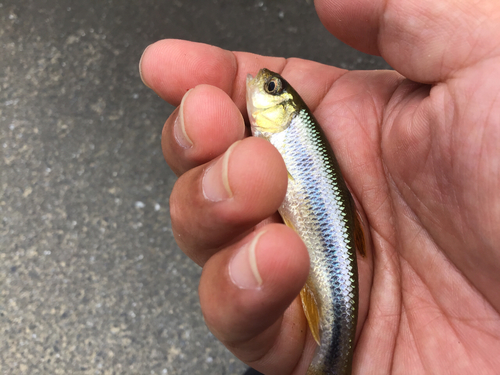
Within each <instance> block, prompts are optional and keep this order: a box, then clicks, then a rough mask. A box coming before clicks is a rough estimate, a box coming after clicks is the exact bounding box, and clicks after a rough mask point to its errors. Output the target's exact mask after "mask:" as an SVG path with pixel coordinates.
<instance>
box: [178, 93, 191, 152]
mask: <svg viewBox="0 0 500 375" xmlns="http://www.w3.org/2000/svg"><path fill="white" fill-rule="evenodd" d="M192 90H193V89H190V90H189V91H188V92H186V93H185V94H184V96H183V97H182V100H181V105H180V106H179V111H178V112H177V118H176V119H175V120H174V137H175V140H176V141H177V143H178V144H179V146H181V147H182V148H190V147H192V146H193V141H191V138H189V136H188V135H187V133H186V128H185V126H184V102H185V100H186V98H187V96H188V95H189V93H190V92H191V91H192Z"/></svg>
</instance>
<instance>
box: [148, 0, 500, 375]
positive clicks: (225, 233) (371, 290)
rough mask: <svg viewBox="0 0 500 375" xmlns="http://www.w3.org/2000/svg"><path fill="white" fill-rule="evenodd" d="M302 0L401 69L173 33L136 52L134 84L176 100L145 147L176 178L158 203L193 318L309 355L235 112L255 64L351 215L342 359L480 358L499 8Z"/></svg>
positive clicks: (250, 357) (487, 330) (496, 329)
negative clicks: (191, 297)
mask: <svg viewBox="0 0 500 375" xmlns="http://www.w3.org/2000/svg"><path fill="white" fill-rule="evenodd" d="M316 6H317V10H318V14H319V15H320V18H321V19H322V21H323V23H324V24H325V26H326V27H327V28H328V29H329V30H330V31H332V33H333V34H334V35H336V36H337V37H339V38H340V39H342V40H344V41H346V42H347V43H349V44H351V45H353V46H354V47H356V48H358V49H360V50H362V51H364V52H368V53H373V54H380V55H382V56H383V57H384V58H385V59H386V61H388V62H389V63H390V64H391V65H392V66H393V67H394V68H395V69H396V70H397V71H398V72H399V73H401V74H402V75H403V76H405V77H407V78H408V79H405V78H404V77H403V76H401V75H400V74H398V73H396V72H391V71H383V72H382V71H376V72H346V71H344V70H341V69H337V68H334V67H329V66H324V65H321V64H317V63H313V62H309V61H303V60H299V59H289V60H284V59H279V58H268V57H261V56H255V55H251V54H246V53H231V52H227V51H223V50H220V49H218V48H216V47H211V46H207V45H201V44H196V43H190V42H184V41H176V40H166V41H160V42H158V43H155V44H154V45H152V46H151V47H150V48H148V49H147V51H146V52H145V54H144V56H143V59H142V62H141V72H142V77H143V80H144V81H145V83H146V84H147V85H148V86H149V87H151V88H152V89H153V90H154V91H155V92H156V93H158V94H159V95H160V96H161V97H162V98H164V99H165V100H167V101H168V102H170V103H172V104H174V105H179V104H180V103H181V100H182V105H181V106H180V108H178V109H177V110H176V111H175V112H174V113H173V114H172V115H171V116H170V118H169V119H168V120H167V122H166V124H165V127H164V131H163V134H162V147H163V151H164V155H165V158H166V160H167V162H168V163H169V165H170V166H171V168H172V169H173V170H174V171H175V172H176V173H177V174H178V175H179V176H180V177H179V180H178V182H177V183H176V186H175V187H174V190H173V192H172V196H171V200H170V204H171V214H172V225H173V229H174V233H175V236H176V239H177V241H178V243H179V246H180V247H181V249H182V250H183V251H184V252H185V253H186V254H187V255H189V256H190V257H191V258H192V259H193V260H194V261H196V262H197V263H198V264H200V265H202V266H203V273H202V278H201V281H200V288H199V293H200V300H201V305H202V310H203V314H204V316H205V319H206V322H207V325H208V326H209V328H210V329H211V330H212V332H213V333H214V334H215V335H216V336H217V337H218V338H219V339H220V340H221V341H222V342H223V343H224V344H225V345H226V346H227V347H228V348H229V349H230V350H231V351H233V353H235V355H236V356H238V357H239V358H240V359H242V360H243V361H244V362H246V363H248V364H249V365H251V366H252V367H254V368H256V369H258V370H260V371H261V372H264V373H268V374H303V373H305V371H306V369H307V367H308V364H309V362H310V360H311V358H312V355H313V351H314V345H315V344H314V340H313V339H312V337H311V335H310V334H309V333H308V328H307V324H306V322H305V318H304V316H303V313H302V307H301V304H300V302H299V301H298V300H297V298H296V297H297V295H298V292H299V291H300V289H301V287H302V286H303V284H304V282H305V278H306V276H307V272H308V256H307V252H306V249H305V247H304V245H303V244H302V242H301V240H300V239H299V238H298V237H297V236H296V234H295V233H294V232H293V231H291V230H290V229H288V228H286V227H285V226H283V225H280V224H275V223H276V222H278V221H279V220H278V218H277V216H276V214H275V212H276V209H277V208H278V206H279V205H280V203H281V200H282V199H283V196H284V194H285V190H286V182H287V174H286V170H285V167H284V165H283V161H282V160H281V158H280V156H279V155H278V154H277V151H276V150H274V149H273V148H272V146H271V145H270V144H268V143H266V142H265V141H262V140H260V139H254V138H245V135H246V133H247V131H246V129H245V127H244V120H243V117H242V116H241V113H243V114H245V113H246V109H245V78H246V75H247V73H251V74H255V73H256V72H257V71H258V70H259V69H260V68H262V67H267V68H268V69H271V70H273V71H276V72H279V73H280V74H281V75H283V76H284V78H285V79H287V81H289V82H290V84H291V85H292V86H293V87H294V88H295V89H296V90H297V91H298V92H299V93H300V94H301V96H302V97H303V99H304V101H305V102H306V103H307V104H308V105H309V107H310V109H311V110H312V111H313V112H314V114H315V116H316V118H317V119H318V121H319V123H320V124H321V125H322V127H323V128H324V130H325V132H326V134H327V137H328V140H329V141H330V142H331V143H332V145H333V149H334V150H335V153H336V156H337V159H338V161H339V164H340V166H341V169H342V171H343V174H344V176H345V178H346V180H347V182H348V184H349V186H350V188H351V192H352V193H353V196H354V197H355V199H356V201H357V203H358V208H359V209H360V211H361V212H362V214H363V215H364V216H365V218H366V220H365V223H366V225H367V228H366V230H365V233H366V234H367V235H368V236H369V237H370V238H369V241H368V243H369V244H370V247H369V249H368V255H367V257H366V258H361V257H358V267H359V278H360V314H359V323H358V331H357V344H356V349H355V354H354V363H353V372H354V373H360V374H365V373H369V374H376V373H380V374H387V373H391V372H393V373H453V374H470V373H478V374H479V373H480V374H487V373H496V372H498V369H499V368H500V357H499V356H498V353H499V352H500V317H499V311H500V293H499V292H498V288H499V286H500V250H499V247H498V245H497V244H498V243H499V242H500V234H499V231H498V228H500V198H499V194H498V191H499V187H500V169H499V165H500V153H499V148H498V147H499V146H498V145H499V144H500V142H499V141H500V84H499V82H500V80H499V79H500V64H499V60H500V58H499V57H498V55H499V53H500V47H498V43H497V41H498V40H499V37H500V24H499V23H498V22H497V21H496V20H497V19H498V16H499V15H500V5H499V4H498V2H494V1H490V2H482V3H474V4H472V3H467V2H465V3H457V2H454V1H451V0H446V1H441V2H436V1H427V0H424V1H419V2H415V3H410V2H396V3H394V2H389V3H386V2H382V1H372V0H358V1H350V2H345V4H344V2H340V1H338V0H337V1H333V0H322V1H316ZM339 20H341V21H339ZM410 79H411V80H412V81H410ZM417 82H420V83H417ZM193 87H195V89H194V90H192V91H190V92H189V94H188V95H185V93H186V92H187V90H188V89H190V88H193ZM182 98H184V99H182ZM180 113H182V116H179V115H180ZM181 124H183V126H184V131H183V130H182V126H181ZM185 134H187V137H188V138H186V135H185ZM238 140H242V141H241V142H238V143H236V144H235V145H234V146H233V147H231V148H229V147H230V145H231V144H233V143H234V142H235V141H238ZM224 182H225V183H224ZM239 250H241V252H240V253H238V251H239ZM237 254H238V255H237ZM249 259H254V260H255V261H256V266H257V269H258V271H257V272H258V277H260V279H261V284H260V285H259V279H258V278H256V277H255V275H256V273H255V269H254V270H252V267H251V265H250V264H249Z"/></svg>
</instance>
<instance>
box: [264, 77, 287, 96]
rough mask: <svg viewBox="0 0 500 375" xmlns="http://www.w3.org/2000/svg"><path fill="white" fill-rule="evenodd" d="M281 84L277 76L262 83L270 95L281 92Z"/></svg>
mask: <svg viewBox="0 0 500 375" xmlns="http://www.w3.org/2000/svg"><path fill="white" fill-rule="evenodd" d="M282 88H283V85H282V83H281V80H280V79H279V78H276V77H273V78H271V79H270V80H269V81H267V82H266V83H265V84H264V90H265V91H266V92H267V93H268V94H271V95H278V94H280V93H281V91H282Z"/></svg>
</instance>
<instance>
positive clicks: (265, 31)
mask: <svg viewBox="0 0 500 375" xmlns="http://www.w3.org/2000/svg"><path fill="white" fill-rule="evenodd" d="M161 38H183V39H189V40H194V41H200V42H206V43H212V44H215V45H218V46H221V47H224V48H228V49H236V50H248V51H252V52H256V53H262V54H271V55H285V56H298V57H304V58H310V59H314V60H318V61H321V62H324V63H331V64H334V65H337V66H341V67H345V68H350V69H372V68H385V67H386V65H385V63H384V62H383V61H382V60H381V59H378V58H374V57H371V56H367V55H363V54H361V53H358V52H356V51H354V50H352V49H351V48H349V47H347V46H345V45H343V44H341V43H340V42H339V41H337V40H335V39H334V38H332V37H330V36H329V34H328V33H327V32H326V30H324V29H323V26H322V25H321V24H320V22H319V20H318V19H317V16H316V14H315V12H314V8H313V6H312V4H311V1H306V0H294V1H290V0H273V1H270V0H268V1H255V0H239V1H235V0H233V1H229V0H200V1H188V0H183V1H181V0H173V1H166V0H163V1H162V0H127V1H118V0H87V1H76V0H67V1H56V0H36V1H34V0H0V48H1V50H0V51H1V52H0V219H1V220H0V374H2V375H3V374H9V375H10V374H30V375H31V374H33V375H34V374H88V375H90V374H242V373H243V371H244V370H245V368H246V367H245V366H244V365H243V364H242V363H240V362H239V361H238V360H237V359H235V358H234V357H233V356H232V355H231V354H230V353H229V352H228V351H226V350H225V349H224V347H222V346H221V345H220V344H219V343H218V342H217V340H216V339H215V338H214V337H213V336H212V335H211V334H210V333H209V331H208V330H207V328H206V327H205V325H204V322H203V318H202V316H201V312H200V308H199V305H198V298H197V284H198V278H199V274H200V269H199V268H198V267H197V266H195V265H193V264H192V263H191V262H190V261H189V260H188V259H187V258H186V257H185V256H184V255H183V254H182V253H181V251H180V250H179V249H178V248H177V246H176V244H175V242H174V240H173V238H172V231H171V229H170V217H169V212H168V199H169V194H170V190H171V189H172V186H173V184H174V183H175V176H174V175H173V174H172V172H171V171H170V170H169V168H168V167H167V166H166V164H165V163H164V161H163V157H162V154H161V150H160V132H161V128H162V125H163V123H164V121H165V119H166V118H167V116H168V115H169V114H170V112H171V111H172V110H173V108H172V107H171V106H169V105H168V104H166V103H164V102H163V101H162V100H160V99H159V98H158V97H157V96H155V94H153V93H152V92H151V91H149V90H148V89H147V88H146V87H144V86H143V85H142V83H141V81H140V79H139V74H138V70H137V64H138V61H139V58H140V56H141V53H142V51H143V49H144V48H145V47H146V46H147V45H148V44H149V43H151V42H153V41H156V40H158V39H161Z"/></svg>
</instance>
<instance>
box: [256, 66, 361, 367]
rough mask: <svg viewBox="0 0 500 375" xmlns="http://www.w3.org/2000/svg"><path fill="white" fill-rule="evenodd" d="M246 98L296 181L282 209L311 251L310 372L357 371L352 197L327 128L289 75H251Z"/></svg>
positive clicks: (264, 72) (291, 180) (258, 129)
mask: <svg viewBox="0 0 500 375" xmlns="http://www.w3.org/2000/svg"><path fill="white" fill-rule="evenodd" d="M271 80H274V81H273V84H272V86H268V87H267V89H268V91H270V89H271V88H272V89H273V90H275V91H276V94H274V93H271V94H270V93H269V92H266V91H265V89H266V87H262V86H263V85H269V82H271ZM278 80H279V81H278ZM280 85H281V86H280ZM278 89H279V90H282V91H278ZM259 90H260V91H259ZM266 95H268V97H269V98H268V99H269V102H270V104H269V106H268V107H267V106H266V105H267V103H266ZM279 95H281V96H282V97H283V100H279ZM247 103H248V104H247V105H248V113H249V117H250V122H251V125H252V132H253V134H254V135H256V136H260V137H263V138H265V139H267V140H268V141H269V142H271V143H272V144H273V145H274V146H275V147H276V149H277V150H278V151H279V152H280V154H281V155H282V157H283V160H284V162H285V165H286V168H287V170H288V174H289V179H288V188H287V192H286V196H285V199H284V201H283V203H282V205H281V206H280V208H279V212H280V214H281V216H282V217H283V219H284V221H285V223H287V224H288V225H290V226H291V227H292V228H293V229H294V230H295V231H296V232H297V233H298V235H299V236H300V237H301V239H302V240H303V241H304V243H305V245H306V247H307V249H308V252H309V257H310V272H309V276H308V280H307V285H308V286H309V287H310V290H311V291H312V293H313V295H314V299H315V302H316V304H317V307H318V313H319V320H320V342H319V346H318V348H317V350H316V353H315V356H314V358H313V361H312V363H311V365H310V367H309V369H308V372H307V374H309V375H315V374H336V375H340V374H350V373H351V367H352V364H351V363H352V353H353V346H354V336H355V332H356V322H357V305H358V281H357V263H356V253H355V244H354V235H353V230H354V221H355V218H354V205H353V201H352V198H351V196H350V193H349V191H348V189H347V186H346V185H345V182H344V180H343V178H342V175H341V173H340V169H339V166H338V164H337V161H336V159H335V156H334V155H333V152H332V150H331V149H330V146H329V144H328V143H327V141H326V138H325V136H324V134H323V132H322V130H321V128H320V127H319V125H318V124H317V122H316V120H315V119H314V117H313V116H312V114H311V112H310V110H309V109H308V108H307V106H306V105H305V104H304V102H303V101H302V99H301V98H300V96H298V94H297V93H296V92H295V90H293V88H292V87H291V86H290V85H289V84H288V83H287V82H286V81H285V80H283V79H282V78H281V77H280V76H279V75H278V74H276V73H273V72H270V71H268V70H266V69H263V70H261V71H260V72H259V74H258V75H257V76H256V78H252V77H249V78H248V79H247ZM275 119H278V120H280V119H284V120H283V121H284V122H286V123H282V124H280V123H277V124H274V123H273V121H275Z"/></svg>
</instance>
